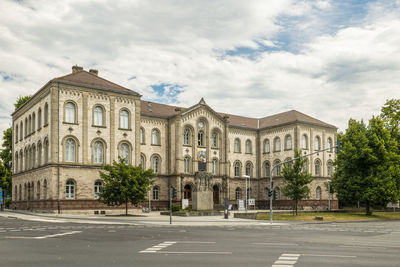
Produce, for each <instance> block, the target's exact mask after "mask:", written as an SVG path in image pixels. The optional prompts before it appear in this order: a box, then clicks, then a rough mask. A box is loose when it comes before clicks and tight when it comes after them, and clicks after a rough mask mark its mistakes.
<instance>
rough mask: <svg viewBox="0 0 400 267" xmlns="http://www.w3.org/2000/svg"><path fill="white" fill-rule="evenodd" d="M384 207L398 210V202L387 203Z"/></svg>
mask: <svg viewBox="0 0 400 267" xmlns="http://www.w3.org/2000/svg"><path fill="white" fill-rule="evenodd" d="M386 207H388V208H400V202H397V203H392V202H389V203H388V204H387V206H386Z"/></svg>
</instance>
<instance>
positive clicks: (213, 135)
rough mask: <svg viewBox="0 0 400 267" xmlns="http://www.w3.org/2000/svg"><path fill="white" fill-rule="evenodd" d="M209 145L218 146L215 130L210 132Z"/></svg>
mask: <svg viewBox="0 0 400 267" xmlns="http://www.w3.org/2000/svg"><path fill="white" fill-rule="evenodd" d="M211 146H212V147H218V133H217V132H216V131H214V132H213V133H212V134H211Z"/></svg>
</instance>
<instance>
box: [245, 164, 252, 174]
mask: <svg viewBox="0 0 400 267" xmlns="http://www.w3.org/2000/svg"><path fill="white" fill-rule="evenodd" d="M252 170H253V165H252V164H251V162H247V163H246V175H247V176H251V175H252Z"/></svg>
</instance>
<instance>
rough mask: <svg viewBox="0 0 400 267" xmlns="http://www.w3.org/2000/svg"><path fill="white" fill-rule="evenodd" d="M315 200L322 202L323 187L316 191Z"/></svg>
mask: <svg viewBox="0 0 400 267" xmlns="http://www.w3.org/2000/svg"><path fill="white" fill-rule="evenodd" d="M315 199H317V200H320V199H321V187H319V186H318V187H317V189H316V190H315Z"/></svg>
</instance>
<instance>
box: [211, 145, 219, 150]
mask: <svg viewBox="0 0 400 267" xmlns="http://www.w3.org/2000/svg"><path fill="white" fill-rule="evenodd" d="M211 149H219V147H217V146H213V147H211Z"/></svg>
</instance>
